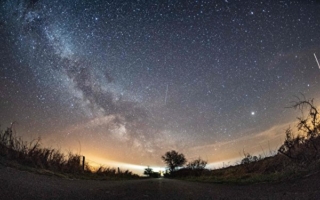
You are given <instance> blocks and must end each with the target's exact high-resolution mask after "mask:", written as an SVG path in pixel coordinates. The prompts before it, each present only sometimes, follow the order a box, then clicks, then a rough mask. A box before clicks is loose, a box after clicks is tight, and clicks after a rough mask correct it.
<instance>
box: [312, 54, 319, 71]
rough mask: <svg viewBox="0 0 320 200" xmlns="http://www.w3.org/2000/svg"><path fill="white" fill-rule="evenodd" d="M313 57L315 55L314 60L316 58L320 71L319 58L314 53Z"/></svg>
mask: <svg viewBox="0 0 320 200" xmlns="http://www.w3.org/2000/svg"><path fill="white" fill-rule="evenodd" d="M313 55H314V58H315V59H316V61H317V64H318V67H319V69H320V64H319V61H318V58H317V56H316V53H314V54H313Z"/></svg>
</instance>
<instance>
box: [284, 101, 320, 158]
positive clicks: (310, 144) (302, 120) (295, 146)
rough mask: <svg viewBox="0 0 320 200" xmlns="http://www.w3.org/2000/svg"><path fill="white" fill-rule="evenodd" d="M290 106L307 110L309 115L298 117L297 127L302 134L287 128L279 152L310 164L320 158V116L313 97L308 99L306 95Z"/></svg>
mask: <svg viewBox="0 0 320 200" xmlns="http://www.w3.org/2000/svg"><path fill="white" fill-rule="evenodd" d="M297 99H298V100H297V101H294V102H293V105H292V106H290V107H289V108H294V109H299V110H300V111H301V112H302V113H303V111H305V110H307V113H308V114H307V116H302V117H298V118H297V119H298V120H299V122H298V125H297V128H298V130H299V131H300V133H302V134H298V135H297V136H294V134H293V132H292V130H291V129H290V128H288V129H287V130H286V138H285V141H284V144H283V145H282V146H281V147H280V148H279V150H278V152H279V153H281V154H283V155H285V156H287V157H288V158H290V159H292V160H295V161H297V162H298V163H301V164H308V163H310V162H313V161H315V160H316V159H319V158H320V154H319V151H318V148H319V146H320V137H319V134H320V117H319V112H318V110H317V108H316V107H315V106H314V104H313V99H309V100H307V99H306V98H305V97H304V96H303V99H302V100H301V99H300V98H299V97H297Z"/></svg>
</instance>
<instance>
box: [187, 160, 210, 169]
mask: <svg viewBox="0 0 320 200" xmlns="http://www.w3.org/2000/svg"><path fill="white" fill-rule="evenodd" d="M207 163H208V162H207V161H204V160H202V159H201V158H200V157H199V158H198V159H196V160H194V161H192V162H189V163H188V164H187V168H189V169H204V168H205V167H206V165H207Z"/></svg>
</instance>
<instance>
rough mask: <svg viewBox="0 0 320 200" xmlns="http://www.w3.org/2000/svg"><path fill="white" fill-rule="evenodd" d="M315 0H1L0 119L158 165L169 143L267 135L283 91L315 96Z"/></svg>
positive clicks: (318, 74)
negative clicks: (248, 1)
mask: <svg viewBox="0 0 320 200" xmlns="http://www.w3.org/2000/svg"><path fill="white" fill-rule="evenodd" d="M319 10H320V4H319V3H317V1H278V2H277V1H252V2H250V3H243V2H241V1H236V0H228V1H227V0H225V1H218V0H217V1H201V0H198V1H178V0H168V1H143V0H141V1H139V0H137V1H124V0H123V1H108V0H101V1H100V0H96V1H81V0H67V1H57V0H56V1H52V0H43V1H42V0H29V1H27V0H25V1H23V0H8V1H4V2H3V3H1V15H0V17H1V18H0V20H1V21H0V34H1V35H0V42H1V47H0V61H1V69H0V78H1V79H0V95H1V102H0V103H1V104H0V109H1V115H0V123H1V125H2V127H5V126H9V124H10V122H12V121H17V122H18V123H17V127H16V128H17V129H18V130H19V133H20V134H21V135H25V136H28V137H38V136H41V138H43V140H44V141H47V145H48V144H49V145H52V146H54V145H56V146H59V147H61V148H62V149H63V148H71V149H76V148H78V146H77V145H78V143H80V144H81V146H82V151H84V152H82V153H87V152H91V153H92V154H96V155H97V154H99V156H100V157H105V158H106V159H110V160H117V161H119V162H126V163H133V164H142V165H148V164H149V163H151V164H156V165H161V159H160V155H162V154H163V153H164V152H166V151H167V150H170V149H177V150H179V151H181V152H184V153H185V154H186V155H187V157H189V158H193V157H196V156H201V157H205V158H207V159H208V160H209V162H213V161H217V158H219V159H218V160H223V159H224V158H227V157H226V156H225V157H223V156H222V157H221V155H222V154H224V153H223V152H225V151H222V150H223V149H224V148H227V147H228V151H234V152H236V153H237V152H239V151H242V150H243V148H248V146H250V145H249V144H246V143H245V142H243V141H242V140H247V139H246V138H251V139H252V138H256V140H254V141H253V142H252V143H256V142H257V141H260V142H261V141H262V139H263V141H264V143H261V145H266V144H268V142H271V143H273V144H274V145H275V144H276V143H275V141H272V139H274V137H279V138H278V139H276V141H277V142H278V143H277V144H279V141H280V142H281V137H280V134H282V133H283V127H284V126H287V125H288V124H289V123H290V122H292V121H293V120H294V118H295V114H296V113H294V112H291V110H288V109H285V107H286V106H288V105H290V101H291V100H293V98H294V97H293V96H294V95H300V93H303V95H305V96H306V97H310V98H316V99H317V98H320V95H319V87H320V83H319V81H320V71H319V68H318V65H317V62H316V61H315V56H314V54H315V55H318V57H319V56H320V37H319V36H320V34H319V33H320V12H319ZM275 127H278V129H279V130H277V131H276V130H275V129H276V128H275ZM264 133H265V134H264ZM260 136H261V137H260ZM266 138H267V139H266ZM250 144H251V143H250ZM224 145H229V146H227V147H226V146H224ZM268 145H270V144H268ZM219 149H220V151H219ZM251 151H257V150H254V149H251ZM217 152H219V154H220V157H219V156H216V154H217ZM231 157H232V156H230V157H228V158H231Z"/></svg>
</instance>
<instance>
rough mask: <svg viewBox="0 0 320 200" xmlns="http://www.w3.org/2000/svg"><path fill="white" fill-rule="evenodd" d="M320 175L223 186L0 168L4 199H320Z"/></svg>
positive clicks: (0, 188)
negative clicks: (99, 178)
mask: <svg viewBox="0 0 320 200" xmlns="http://www.w3.org/2000/svg"><path fill="white" fill-rule="evenodd" d="M319 178H320V174H319V173H317V174H312V175H309V176H306V177H304V178H302V179H299V180H293V181H292V180H291V181H286V182H281V183H272V184H271V183H259V184H253V185H221V184H209V183H195V182H186V181H179V180H170V179H163V178H161V179H143V180H128V181H95V180H69V179H62V178H59V177H53V176H46V175H39V174H34V173H31V172H26V171H20V170H17V169H14V168H10V167H5V166H2V165H0V199H3V200H4V199H166V200H168V199H290V200H292V199H320V182H319Z"/></svg>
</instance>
